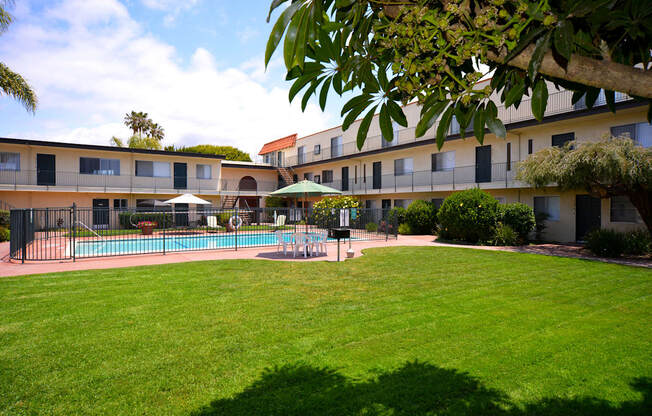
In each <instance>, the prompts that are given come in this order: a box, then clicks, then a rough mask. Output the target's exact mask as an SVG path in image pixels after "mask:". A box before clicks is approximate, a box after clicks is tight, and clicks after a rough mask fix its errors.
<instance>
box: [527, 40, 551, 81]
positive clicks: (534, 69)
mask: <svg viewBox="0 0 652 416" xmlns="http://www.w3.org/2000/svg"><path fill="white" fill-rule="evenodd" d="M549 48H550V32H548V33H546V34H545V35H544V36H541V37H540V38H538V39H537V41H536V43H535V46H534V52H532V58H531V59H530V63H529V65H528V69H527V72H528V76H529V77H530V79H531V80H533V79H535V78H536V77H537V74H538V73H539V67H540V66H541V62H542V61H543V57H544V56H545V54H546V52H547V51H548V49H549Z"/></svg>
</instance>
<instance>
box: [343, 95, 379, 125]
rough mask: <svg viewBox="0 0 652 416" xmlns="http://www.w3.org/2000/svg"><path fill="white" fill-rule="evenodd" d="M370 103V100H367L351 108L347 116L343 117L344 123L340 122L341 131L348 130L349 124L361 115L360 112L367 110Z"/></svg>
mask: <svg viewBox="0 0 652 416" xmlns="http://www.w3.org/2000/svg"><path fill="white" fill-rule="evenodd" d="M371 102H372V101H371V100H368V101H365V102H363V103H360V104H359V105H358V106H356V107H354V108H352V109H351V111H349V114H347V115H346V117H344V121H343V122H342V130H344V131H346V130H348V129H349V127H350V126H351V124H353V122H354V121H355V120H357V118H358V116H359V115H360V114H362V112H363V111H364V110H365V109H366V108H367V106H369V104H371Z"/></svg>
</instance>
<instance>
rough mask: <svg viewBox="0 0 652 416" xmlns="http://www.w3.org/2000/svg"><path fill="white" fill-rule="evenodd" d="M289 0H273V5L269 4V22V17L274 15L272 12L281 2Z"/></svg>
mask: <svg viewBox="0 0 652 416" xmlns="http://www.w3.org/2000/svg"><path fill="white" fill-rule="evenodd" d="M286 1H288V0H273V1H272V4H271V6H269V13H268V14H267V23H269V18H270V17H272V12H273V11H274V10H275V9H276V8H277V7H278V6H280V5H281V4H283V3H285V2H286Z"/></svg>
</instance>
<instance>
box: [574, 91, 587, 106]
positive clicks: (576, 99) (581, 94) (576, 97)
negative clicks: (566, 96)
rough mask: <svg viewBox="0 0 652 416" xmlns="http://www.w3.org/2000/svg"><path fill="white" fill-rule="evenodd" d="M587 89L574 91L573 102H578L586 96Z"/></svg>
mask: <svg viewBox="0 0 652 416" xmlns="http://www.w3.org/2000/svg"><path fill="white" fill-rule="evenodd" d="M585 92H586V91H573V96H572V97H571V104H573V105H575V104H577V103H578V102H579V101H580V100H581V99H582V97H584V94H585Z"/></svg>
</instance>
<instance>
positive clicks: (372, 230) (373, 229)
mask: <svg viewBox="0 0 652 416" xmlns="http://www.w3.org/2000/svg"><path fill="white" fill-rule="evenodd" d="M364 228H365V230H367V231H368V232H370V233H375V232H376V231H378V224H376V223H375V222H368V223H367V225H365V227H364Z"/></svg>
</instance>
